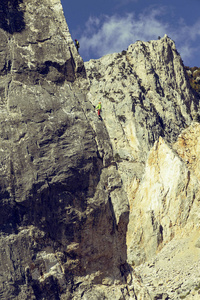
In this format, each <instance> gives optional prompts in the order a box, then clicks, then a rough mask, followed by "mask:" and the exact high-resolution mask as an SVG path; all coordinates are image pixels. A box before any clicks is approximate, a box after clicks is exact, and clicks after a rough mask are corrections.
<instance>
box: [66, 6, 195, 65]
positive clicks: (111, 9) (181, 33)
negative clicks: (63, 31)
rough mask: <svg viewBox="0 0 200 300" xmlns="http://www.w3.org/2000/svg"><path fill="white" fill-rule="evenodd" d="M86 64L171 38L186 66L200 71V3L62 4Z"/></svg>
mask: <svg viewBox="0 0 200 300" xmlns="http://www.w3.org/2000/svg"><path fill="white" fill-rule="evenodd" d="M61 3H62V5H63V10H64V14H65V18H66V21H67V24H68V26H69V30H70V33H71V35H72V39H73V40H74V39H75V38H76V39H78V40H79V42H80V55H81V56H82V57H83V60H84V61H88V60H89V59H91V58H99V57H101V56H103V55H105V54H108V53H114V52H120V51H122V50H126V49H127V47H128V46H129V45H130V44H132V43H135V41H136V40H142V41H148V40H152V39H157V37H158V36H161V37H163V36H164V34H167V35H168V36H169V37H170V38H172V39H173V40H174V41H175V43H176V47H177V50H178V52H179V53H180V54H181V57H182V59H183V62H184V64H185V65H186V66H190V67H193V66H197V67H200V0H152V1H150V0H106V1H98V0H97V1H94V0H93V1H91V0H84V1H83V0H73V1H68V0H61Z"/></svg>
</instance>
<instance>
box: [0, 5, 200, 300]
mask: <svg viewBox="0 0 200 300" xmlns="http://www.w3.org/2000/svg"><path fill="white" fill-rule="evenodd" d="M0 16H1V19H0V36H1V41H0V52H1V56H0V106H1V110H0V153H1V156H0V245H1V246H0V270H1V271H0V298H1V299H5V300H7V299H20V300H25V299H30V300H31V299H39V300H40V299H45V300H46V299H52V300H53V299H61V300H62V299H63V300H66V299H67V300H69V299H70V300H71V299H72V300H73V299H74V300H78V299H84V300H88V299H94V300H97V299H116V300H117V299H118V300H122V299H127V300H128V299H129V300H130V299H140V300H145V299H146V300H147V299H179V298H180V299H181V297H187V299H190V298H188V297H190V296H191V297H193V298H191V299H195V297H196V299H197V297H198V295H199V294H198V289H199V275H198V268H199V251H200V250H199V249H200V242H199V240H200V236H199V217H200V215H199V199H200V198H199V195H200V191H199V176H200V174H199V158H198V156H199V155H198V154H199V133H200V125H199V124H198V123H195V122H193V123H192V120H193V119H194V118H195V116H196V115H198V99H197V98H195V94H194V93H193V91H192V90H191V88H190V85H189V82H188V79H187V75H186V73H185V69H184V66H183V64H182V61H181V58H180V56H179V54H178V53H177V51H176V48H175V45H174V42H173V41H171V40H170V39H169V38H168V37H167V36H165V37H164V38H162V39H161V40H159V41H151V42H148V43H143V42H141V41H138V42H136V43H135V44H134V45H130V46H129V48H128V49H127V51H122V53H119V54H111V55H107V56H105V57H103V58H101V59H99V60H91V61H90V62H87V63H85V65H84V63H83V61H82V59H81V57H80V56H79V54H78V53H77V51H76V49H75V46H74V44H73V41H72V39H71V36H70V33H69V30H68V27H67V25H66V22H65V19H64V16H63V11H62V6H61V3H60V1H59V0H48V1H47V0H45V1H42V3H41V2H39V1H38V0H31V1H30V0H24V1H23V0H12V1H7V0H3V1H2V2H1V4H0ZM99 101H101V102H102V120H99V119H98V117H97V114H96V111H95V106H96V105H97V103H98V102H99ZM191 253H192V255H190V254H191ZM179 254H180V255H179ZM183 260H184V261H185V264H184V265H183V264H182V261H183ZM169 270H170V272H169ZM169 273H170V274H169ZM188 276H189V277H188ZM186 277H187V280H186ZM158 278H159V280H158ZM167 280H168V281H167Z"/></svg>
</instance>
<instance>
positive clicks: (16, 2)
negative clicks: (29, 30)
mask: <svg viewBox="0 0 200 300" xmlns="http://www.w3.org/2000/svg"><path fill="white" fill-rule="evenodd" d="M22 3H23V0H1V2H0V28H2V29H3V30H5V31H7V32H9V33H10V34H13V33H15V32H22V31H23V30H24V29H25V22H24V13H23V11H22V10H21V8H20V4H22Z"/></svg>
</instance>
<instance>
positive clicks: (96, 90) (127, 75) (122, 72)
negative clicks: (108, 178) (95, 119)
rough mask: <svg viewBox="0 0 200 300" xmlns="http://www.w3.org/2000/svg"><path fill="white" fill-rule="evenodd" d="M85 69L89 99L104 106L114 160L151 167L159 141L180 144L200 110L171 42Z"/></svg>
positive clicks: (140, 45) (136, 48)
mask: <svg viewBox="0 0 200 300" xmlns="http://www.w3.org/2000/svg"><path fill="white" fill-rule="evenodd" d="M85 67H86V72H87V77H88V80H89V85H90V89H89V93H88V99H89V100H90V101H91V102H92V103H94V104H95V103H98V101H101V102H102V116H103V119H104V122H105V125H106V127H107V130H108V133H109V136H110V139H111V142H112V146H113V150H114V154H116V155H118V156H119V157H121V158H123V159H125V158H126V159H128V160H132V161H135V160H136V161H137V160H140V161H141V160H142V159H143V160H144V161H145V160H146V155H147V153H148V151H149V150H150V148H151V147H152V146H153V144H154V142H155V141H156V140H158V138H159V136H162V137H163V138H164V139H165V140H166V141H167V142H169V143H173V142H175V140H176V138H177V136H178V134H179V133H180V132H181V130H182V129H183V128H185V127H187V126H188V125H189V124H190V123H191V121H192V119H193V116H194V115H195V114H196V111H197V110H198V102H197V100H196V98H195V96H194V94H193V91H192V90H191V88H190V85H189V82H188V79H187V75H186V73H185V69H184V66H183V63H182V60H181V57H180V55H179V54H178V52H177V50H176V47H175V44H174V42H173V41H172V40H171V39H170V38H168V37H167V36H164V37H163V38H162V39H160V40H155V41H150V42H142V41H137V42H136V43H135V44H132V45H130V46H129V47H128V49H127V51H122V52H121V53H114V54H109V55H106V56H104V57H102V58H100V59H98V60H90V61H89V62H87V63H85Z"/></svg>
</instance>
